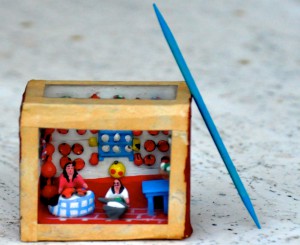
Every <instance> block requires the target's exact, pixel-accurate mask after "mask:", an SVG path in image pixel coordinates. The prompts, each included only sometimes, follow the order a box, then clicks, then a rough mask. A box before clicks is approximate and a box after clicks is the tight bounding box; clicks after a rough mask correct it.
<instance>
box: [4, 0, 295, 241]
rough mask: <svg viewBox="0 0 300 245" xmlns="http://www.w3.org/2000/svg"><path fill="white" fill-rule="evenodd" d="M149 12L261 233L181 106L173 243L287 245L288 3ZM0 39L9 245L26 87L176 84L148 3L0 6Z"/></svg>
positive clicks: (290, 198) (15, 217) (266, 0)
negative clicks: (197, 96)
mask: <svg viewBox="0 0 300 245" xmlns="http://www.w3.org/2000/svg"><path fill="white" fill-rule="evenodd" d="M157 5H158V7H159V8H160V10H161V11H162V13H163V15H164V16H165V18H166V20H167V22H168V23H169V25H170V27H171V28H172V30H173V32H174V35H175V37H176V39H177V41H178V43H179V45H180V47H181V49H182V52H183V54H184V56H185V58H186V61H187V63H188V64H189V66H190V69H191V72H192V73H193V75H194V78H195V80H196V81H197V83H198V87H199V88H200V90H201V92H202V95H203V98H204V100H205V101H206V104H207V107H208V109H209V110H210V112H211V115H212V117H213V119H214V121H215V123H216V125H217V127H218V129H219V131H220V133H221V135H222V138H223V140H224V143H225V145H226V146H227V148H228V150H229V153H230V155H231V157H232V159H233V161H234V163H235V165H236V168H237V170H238V172H239V173H240V176H241V178H242V180H243V182H244V185H245V187H246V188H247V190H248V192H249V194H250V196H251V198H252V201H253V204H254V205H255V208H256V212H257V214H258V216H259V218H260V221H261V224H262V227H263V229H262V230H258V229H256V227H255V226H254V224H253V222H252V220H251V219H250V218H249V215H248V213H247V212H246V211H245V208H244V207H243V205H242V203H241V201H240V198H239V197H238V195H237V192H236V190H235V189H234V186H233V184H232V181H231V179H230V177H229V175H228V174H227V170H226V168H225V167H224V164H223V163H222V161H221V159H220V157H219V155H218V152H217V150H216V148H215V146H214V144H213V142H212V139H211V138H210V136H209V134H208V131H207V129H206V127H205V125H204V123H203V120H202V118H201V116H200V114H199V113H198V111H197V109H196V107H195V106H193V121H192V140H193V143H192V148H191V151H192V159H191V160H192V179H191V181H192V200H191V216H192V225H193V228H194V233H193V235H192V237H190V238H189V239H186V240H184V241H182V243H192V244H196V243H199V244H225V243H226V244H270V243H276V244H299V243H300V237H299V234H300V217H299V205H300V191H299V190H300V186H299V183H300V179H299V176H300V167H299V165H300V160H299V159H300V149H299V148H300V146H299V145H300V144H299V138H300V126H299V125H300V124H299V123H300V109H299V108H300V107H299V102H300V96H299V94H300V87H299V78H300V69H299V67H300V58H299V57H300V56H299V54H300V52H299V50H300V32H299V25H300V2H299V1H298V0H287V1H280V0H274V1H271V0H263V1H259V0H253V1H235V0H229V1H179V0H178V1H177V0H176V1H172V3H171V2H166V1H157ZM0 30H1V32H0V64H1V66H0V98H1V105H0V113H1V118H0V126H1V127H2V130H1V132H0V166H1V171H0V188H1V193H2V195H1V197H0V204H1V209H0V241H1V243H3V244H4V243H5V244H8V245H10V244H18V243H20V242H19V172H18V170H19V138H18V117H19V106H20V103H21V98H22V92H23V90H24V88H25V85H26V83H27V81H28V80H30V79H47V80H50V79H66V80H125V81H126V80H150V81H156V80H168V81H170V80H182V79H183V78H182V76H181V74H180V72H179V69H178V67H177V65H176V63H175V62H174V59H173V57H172V55H171V52H170V51H169V48H168V46H167V44H166V42H165V40H164V38H163V35H162V33H161V31H160V28H159V26H158V23H157V20H156V17H155V15H154V12H153V9H152V1H148V0H147V1H137V0H136V1H70V0H69V1H21V0H17V1H8V0H3V1H1V8H0ZM122 243H125V244H131V243H132V242H122ZM139 243H140V242H135V244H139ZM146 243H147V244H152V243H156V242H152V241H147V242H146ZM163 243H164V244H167V243H171V242H168V241H166V242H163ZM172 243H176V242H172ZM56 244H57V243H56ZM64 244H68V243H64ZM78 244H86V243H85V242H80V243H78Z"/></svg>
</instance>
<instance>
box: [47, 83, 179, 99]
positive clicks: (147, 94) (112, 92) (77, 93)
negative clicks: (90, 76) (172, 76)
mask: <svg viewBox="0 0 300 245" xmlns="http://www.w3.org/2000/svg"><path fill="white" fill-rule="evenodd" d="M177 90H178V86H177V85H159V86H157V85H130V86H128V85H84V86H82V85H75V84H74V85H54V84H51V85H46V86H45V91H44V97H47V98H97V99H127V100H134V99H141V100H153V99H154V100H156V99H159V100H175V99H176V96H177Z"/></svg>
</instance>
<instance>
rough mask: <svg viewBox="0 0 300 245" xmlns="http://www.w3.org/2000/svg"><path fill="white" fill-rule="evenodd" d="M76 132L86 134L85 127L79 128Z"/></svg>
mask: <svg viewBox="0 0 300 245" xmlns="http://www.w3.org/2000/svg"><path fill="white" fill-rule="evenodd" d="M76 132H77V134H79V135H84V134H85V133H86V130H84V129H77V130H76Z"/></svg>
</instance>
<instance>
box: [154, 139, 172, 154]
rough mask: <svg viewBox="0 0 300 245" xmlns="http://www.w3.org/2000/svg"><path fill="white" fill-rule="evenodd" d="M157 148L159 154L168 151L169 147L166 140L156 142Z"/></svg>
mask: <svg viewBox="0 0 300 245" xmlns="http://www.w3.org/2000/svg"><path fill="white" fill-rule="evenodd" d="M157 148H158V150H160V151H161V152H166V151H168V150H169V148H170V146H169V143H168V141H166V140H160V141H158V143H157Z"/></svg>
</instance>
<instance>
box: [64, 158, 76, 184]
mask: <svg viewBox="0 0 300 245" xmlns="http://www.w3.org/2000/svg"><path fill="white" fill-rule="evenodd" d="M70 164H72V166H73V167H74V174H73V180H74V179H75V178H76V177H77V175H78V172H77V170H76V168H75V162H74V161H73V162H71V161H70V162H67V163H66V164H65V166H64V170H63V176H64V177H65V178H66V180H67V181H68V182H70V180H69V176H68V174H67V171H66V168H67V166H68V165H70Z"/></svg>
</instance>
